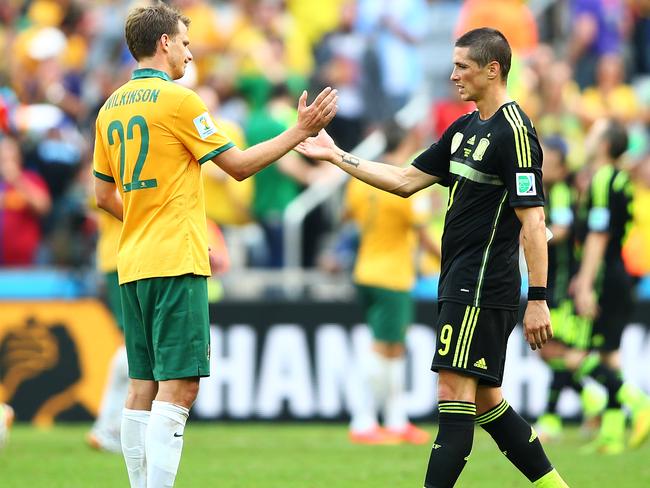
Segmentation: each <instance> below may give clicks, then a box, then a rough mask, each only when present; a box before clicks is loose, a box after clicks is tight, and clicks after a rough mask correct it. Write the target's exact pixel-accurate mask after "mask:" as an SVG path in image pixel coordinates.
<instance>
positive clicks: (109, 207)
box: [97, 194, 124, 221]
mask: <svg viewBox="0 0 650 488" xmlns="http://www.w3.org/2000/svg"><path fill="white" fill-rule="evenodd" d="M97 206H98V207H99V208H101V209H103V210H106V211H107V212H108V213H109V214H111V215H112V216H113V217H115V218H116V219H117V220H120V221H121V220H122V219H123V218H124V207H123V205H122V200H121V199H120V198H119V197H118V196H117V194H116V195H115V196H114V197H113V198H107V199H105V200H103V201H102V202H101V203H100V202H99V201H98V202H97Z"/></svg>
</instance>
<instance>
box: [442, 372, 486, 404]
mask: <svg viewBox="0 0 650 488" xmlns="http://www.w3.org/2000/svg"><path fill="white" fill-rule="evenodd" d="M477 383H478V382H477V380H476V378H473V377H470V376H465V375H461V374H459V373H456V372H454V371H448V370H443V369H441V370H440V372H439V376H438V400H440V401H454V400H458V401H464V402H472V403H473V402H474V401H475V399H476V388H477Z"/></svg>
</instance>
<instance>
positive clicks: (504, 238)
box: [296, 28, 567, 488]
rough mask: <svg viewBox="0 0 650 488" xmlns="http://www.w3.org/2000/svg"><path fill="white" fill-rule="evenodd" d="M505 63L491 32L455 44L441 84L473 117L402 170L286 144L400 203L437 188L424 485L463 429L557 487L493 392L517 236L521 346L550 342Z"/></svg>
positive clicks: (452, 459)
mask: <svg viewBox="0 0 650 488" xmlns="http://www.w3.org/2000/svg"><path fill="white" fill-rule="evenodd" d="M510 59H511V51H510V46H509V45H508V41H507V40H506V38H505V37H504V36H503V34H501V33H500V32H498V31H496V30H494V29H489V28H480V29H475V30H472V31H470V32H468V33H466V34H464V35H463V36H461V37H460V38H459V39H458V40H457V41H456V44H455V48H454V56H453V63H454V68H453V71H452V74H451V80H452V82H453V83H454V84H455V85H456V87H457V88H458V91H459V94H460V96H461V98H462V99H463V100H465V101H474V102H475V103H476V106H477V108H478V110H476V111H474V112H472V113H470V114H467V115H464V116H462V117H460V118H459V119H458V120H456V121H455V122H454V123H453V124H451V126H450V127H449V128H448V129H447V130H446V131H445V133H444V134H443V135H442V137H441V138H440V140H439V141H438V142H437V143H435V144H433V145H432V146H431V147H429V148H428V149H427V150H425V151H424V152H423V153H422V154H421V155H420V156H418V157H417V158H416V159H415V161H414V162H413V164H412V165H411V166H408V167H405V168H401V167H399V166H390V165H386V164H381V163H378V162H372V161H367V160H363V159H361V158H358V157H356V156H353V155H352V154H349V153H346V152H344V151H342V150H340V149H339V148H338V147H337V146H336V144H335V143H334V141H333V140H332V139H331V138H330V137H329V136H328V135H327V133H326V132H325V131H321V132H320V133H319V134H318V135H317V136H316V137H312V138H309V139H307V140H306V141H304V142H303V143H301V144H300V145H298V146H297V148H296V149H297V150H298V151H299V152H301V153H302V154H304V155H306V156H308V157H311V158H314V159H323V160H327V161H330V162H331V163H333V164H335V165H337V166H338V167H340V168H341V169H343V170H345V171H346V172H348V173H349V174H350V175H352V176H354V177H356V178H358V179H360V180H363V181H365V182H366V183H369V184H370V185H373V186H375V187H377V188H380V189H383V190H386V191H389V192H391V193H395V194H397V195H400V196H403V197H408V196H409V195H411V194H413V193H415V192H416V191H418V190H421V189H423V188H425V187H428V186H430V185H433V184H434V183H440V184H442V185H445V186H448V187H449V201H448V205H447V214H446V217H445V228H444V234H443V237H442V272H441V276H440V286H439V292H438V296H439V304H440V305H439V307H440V308H439V311H440V313H439V316H438V323H437V334H438V340H437V347H436V352H435V356H434V358H433V364H432V369H433V370H434V371H437V372H438V374H439V377H438V399H439V404H438V410H439V429H438V435H437V437H436V440H435V442H434V444H433V448H432V449H431V455H430V458H429V464H428V469H427V472H426V476H425V481H424V486H425V487H426V488H434V487H435V488H447V487H451V486H454V484H455V482H456V480H457V479H458V476H459V475H460V473H461V471H462V469H463V467H464V466H465V463H466V461H467V459H468V458H469V455H470V452H471V450H472V443H473V437H474V423H475V422H476V423H478V424H479V425H481V427H483V429H485V430H486V431H487V432H488V433H489V434H490V435H491V436H492V437H493V438H494V440H495V441H496V443H497V445H498V446H499V449H500V450H501V451H502V452H503V453H504V454H505V455H506V456H507V457H508V459H509V460H510V461H511V462H512V463H513V464H514V465H515V466H516V467H517V468H518V469H519V470H520V471H521V472H522V473H523V474H524V475H525V476H526V477H527V478H528V479H529V480H530V481H531V482H532V483H533V484H534V485H535V486H538V487H545V488H547V487H565V486H567V484H566V483H565V482H564V481H563V480H562V478H561V477H560V475H559V474H558V472H557V471H556V470H555V469H553V466H552V465H551V463H550V461H549V460H548V458H547V457H546V454H545V453H544V449H543V448H542V445H541V443H540V442H539V439H538V438H537V434H536V433H535V431H534V430H533V429H532V428H531V427H530V425H528V423H527V422H526V421H525V420H524V419H522V418H521V417H520V416H519V415H518V414H517V413H516V412H515V411H514V410H513V409H512V407H510V405H509V404H508V403H507V402H506V401H505V400H504V399H503V396H502V393H501V381H502V378H503V368H504V363H505V357H506V344H507V339H508V336H509V335H510V332H511V331H512V330H513V328H514V327H515V324H516V322H517V309H518V306H519V296H520V274H519V261H518V252H519V242H520V235H521V238H522V239H521V241H522V243H523V247H524V253H525V256H526V261H527V263H528V272H529V276H528V282H529V284H530V288H529V292H528V305H527V307H526V311H525V314H524V335H525V338H526V340H527V341H528V343H529V344H530V347H531V348H532V349H533V350H536V349H539V348H541V347H543V345H544V344H545V343H546V342H547V341H548V339H549V338H551V337H552V335H553V332H552V329H551V320H550V314H549V309H548V306H547V304H546V294H545V290H546V288H545V287H546V280H547V244H546V228H545V225H544V209H543V205H544V195H543V190H542V153H541V150H540V147H539V143H538V140H537V135H536V133H535V129H534V128H533V126H532V124H531V122H530V120H529V119H528V117H527V116H526V115H525V114H524V113H523V112H522V110H521V109H520V108H519V106H518V105H517V104H516V103H515V102H513V101H512V100H510V99H509V98H508V94H507V91H506V81H507V77H508V71H509V69H510Z"/></svg>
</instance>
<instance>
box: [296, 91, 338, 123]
mask: <svg viewBox="0 0 650 488" xmlns="http://www.w3.org/2000/svg"><path fill="white" fill-rule="evenodd" d="M337 102H338V92H337V91H336V90H333V89H332V88H331V87H329V86H328V87H327V88H325V89H324V90H323V91H321V92H320V93H319V94H318V96H317V97H316V99H315V100H314V101H313V102H312V103H311V104H310V105H307V92H306V91H303V92H302V95H300V99H299V100H298V122H297V126H298V128H299V129H301V130H304V131H305V132H306V133H307V134H308V135H313V134H317V133H318V131H320V130H321V129H322V128H323V127H325V126H326V125H327V124H329V123H330V121H331V120H332V119H333V118H334V116H335V115H336V110H337V108H338V107H337V105H336V103H337Z"/></svg>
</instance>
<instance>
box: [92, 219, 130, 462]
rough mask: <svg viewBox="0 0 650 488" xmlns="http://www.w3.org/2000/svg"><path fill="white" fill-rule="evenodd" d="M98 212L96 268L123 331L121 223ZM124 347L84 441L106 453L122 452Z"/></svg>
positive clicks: (125, 378)
mask: <svg viewBox="0 0 650 488" xmlns="http://www.w3.org/2000/svg"><path fill="white" fill-rule="evenodd" d="M96 213H97V252H96V255H97V269H98V270H99V271H100V272H101V274H102V278H103V286H104V296H105V297H106V301H107V304H108V307H109V309H110V311H111V314H112V315H113V318H114V319H115V323H116V324H117V326H118V327H119V329H120V332H122V333H123V332H124V318H123V314H122V300H121V299H120V287H119V282H118V277H117V246H118V242H119V240H120V233H121V232H122V222H120V221H119V220H118V219H116V218H115V217H113V216H112V215H110V214H108V213H106V212H104V211H102V210H100V211H99V212H96ZM128 381H129V377H128V366H127V359H126V347H125V346H124V345H121V346H120V347H118V348H117V350H116V351H115V354H113V358H112V359H111V364H110V367H109V373H108V378H107V381H106V386H105V387H104V392H103V394H102V403H101V406H100V409H99V412H98V414H97V419H96V420H95V423H94V424H93V426H92V429H91V431H90V432H89V433H88V435H87V437H86V440H87V442H88V444H89V445H90V447H92V448H95V449H100V450H103V451H109V452H121V451H122V448H121V446H120V414H121V411H122V407H123V406H124V399H125V398H126V392H127V386H128Z"/></svg>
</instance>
